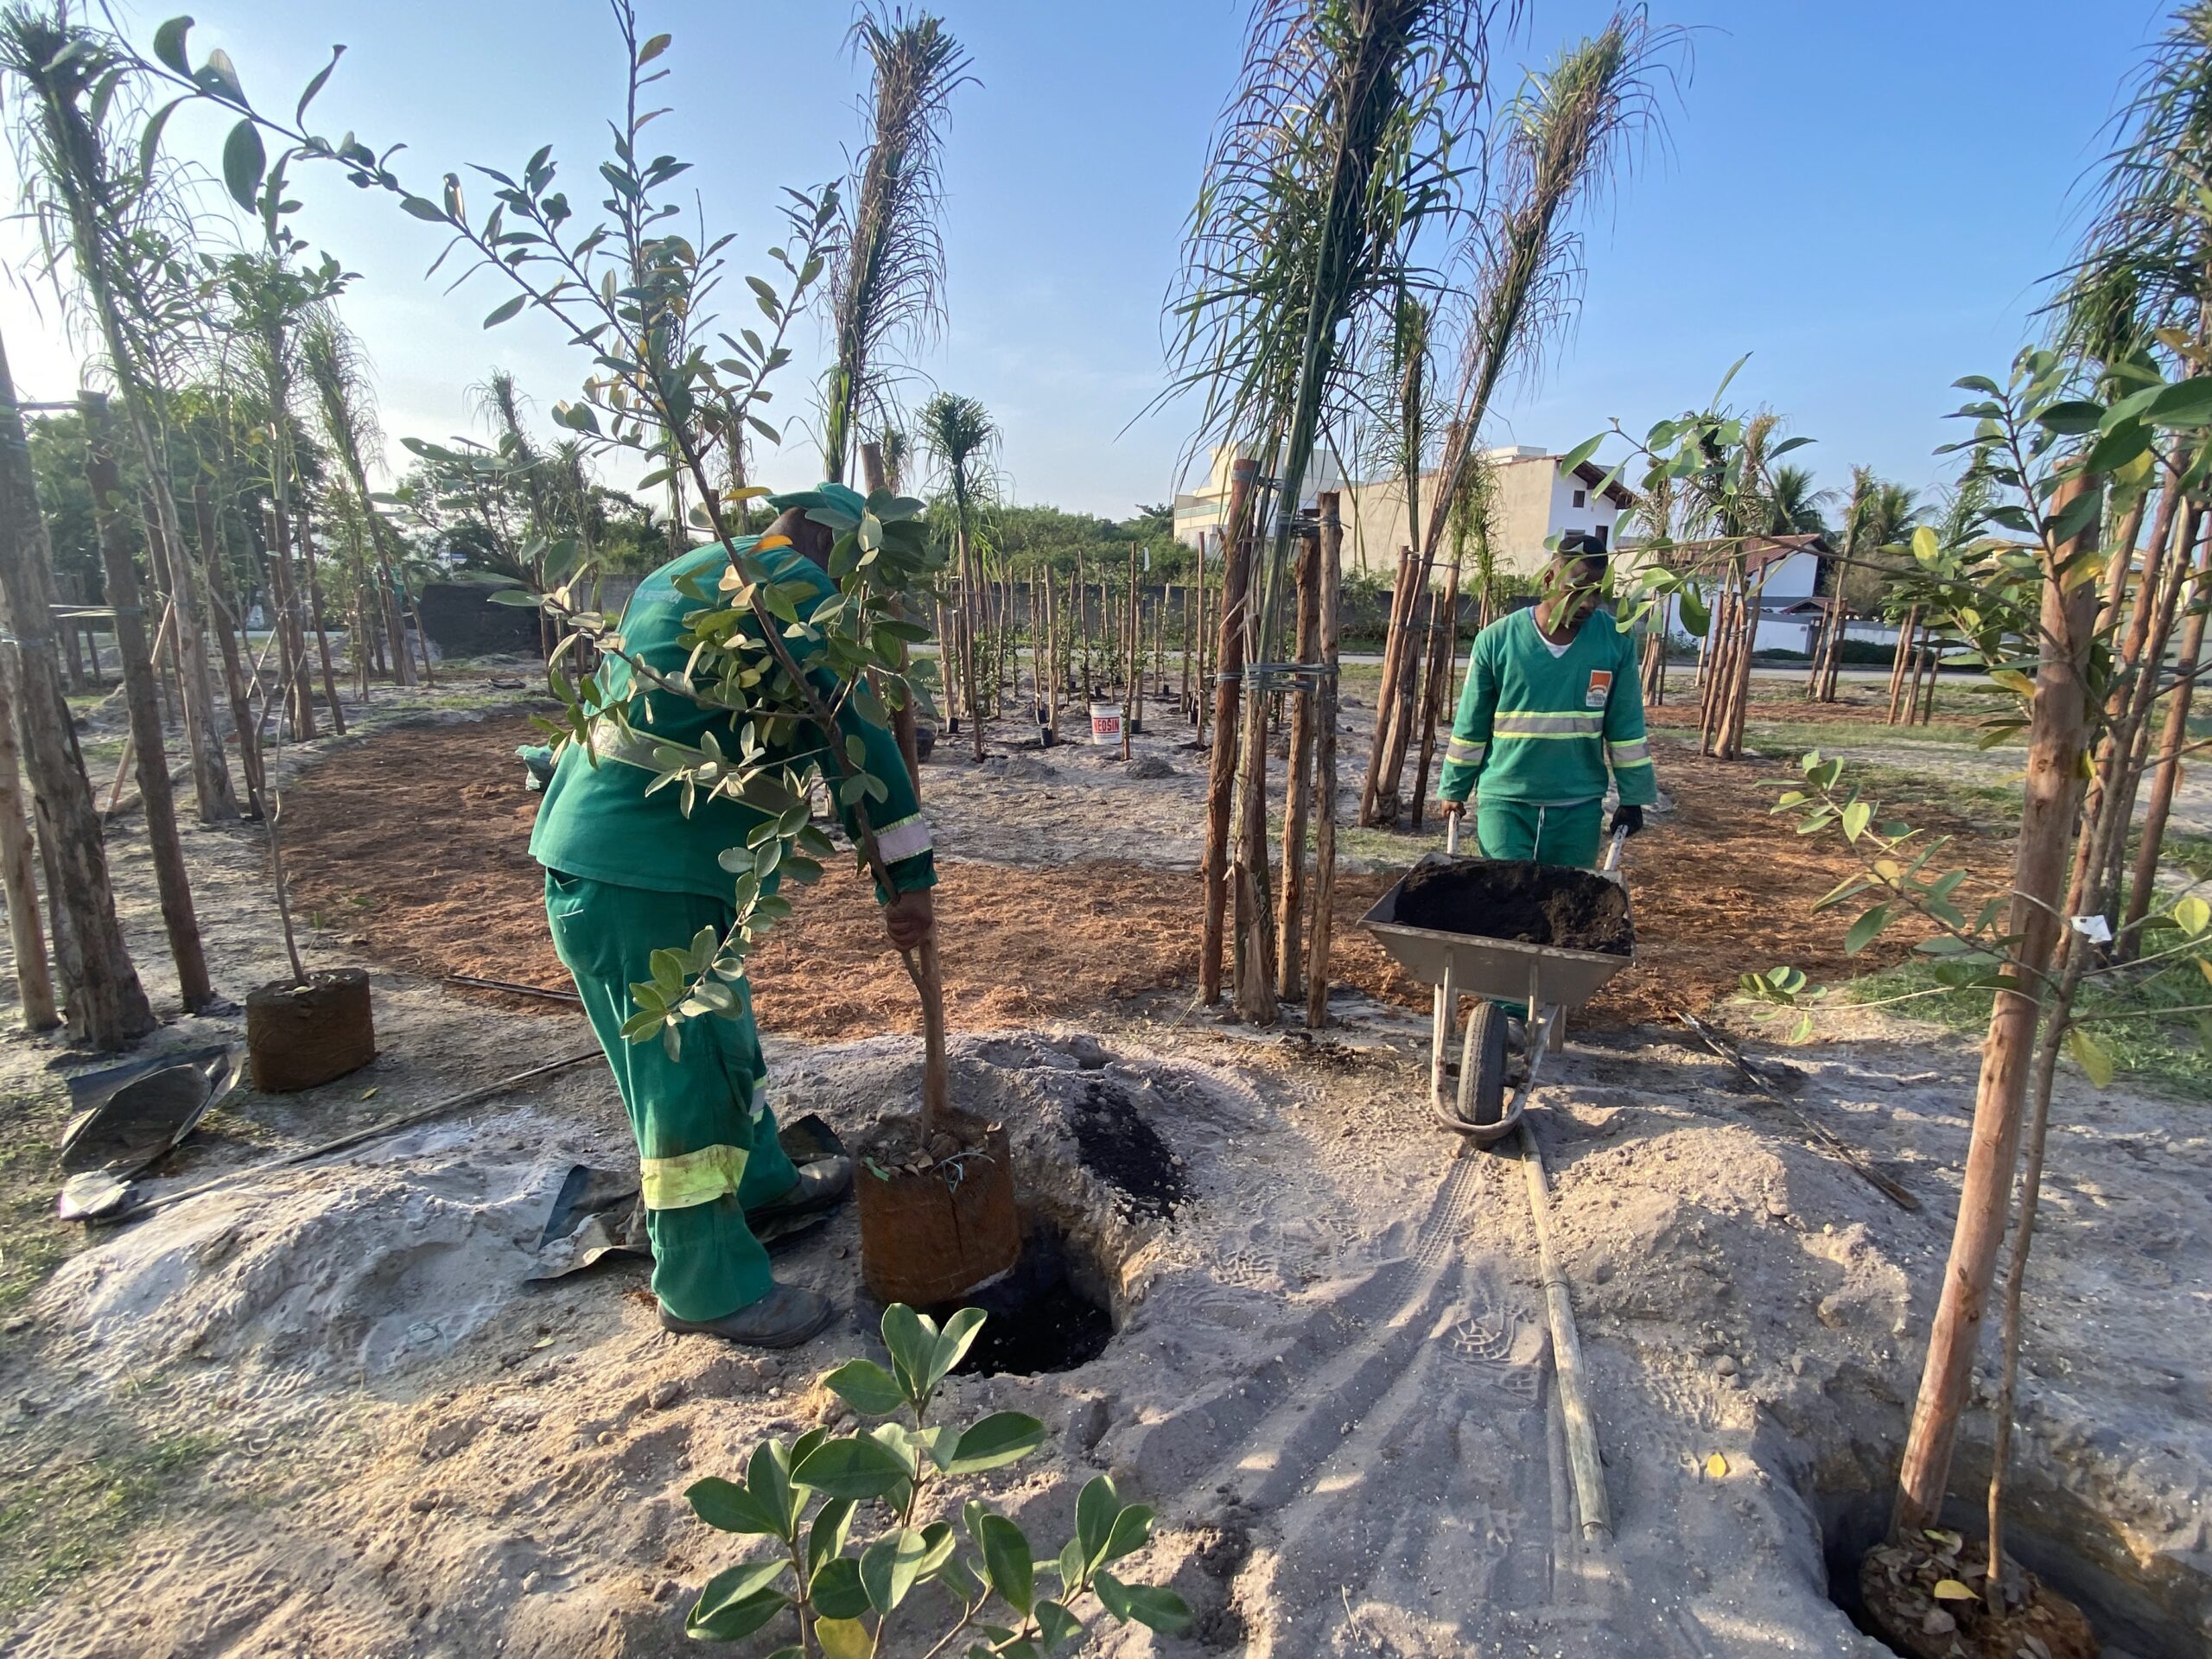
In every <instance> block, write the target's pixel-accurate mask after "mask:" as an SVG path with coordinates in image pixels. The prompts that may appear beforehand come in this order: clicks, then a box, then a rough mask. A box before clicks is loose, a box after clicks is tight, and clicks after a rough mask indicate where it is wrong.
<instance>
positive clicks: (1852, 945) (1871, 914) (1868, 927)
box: [1843, 905, 1890, 957]
mask: <svg viewBox="0 0 2212 1659" xmlns="http://www.w3.org/2000/svg"><path fill="white" fill-rule="evenodd" d="M1888 925H1890V907H1889V906H1887V905H1876V906H1874V907H1873V908H1872V909H1871V910H1866V911H1862V912H1859V919H1858V920H1857V921H1855V922H1853V923H1852V925H1851V931H1849V932H1847V933H1846V934H1845V935H1844V936H1843V954H1844V955H1846V956H1847V957H1855V956H1857V955H1858V954H1859V952H1860V951H1861V950H1865V949H1866V947H1867V946H1868V945H1870V944H1873V942H1874V940H1875V938H1877V937H1878V935H1879V934H1880V932H1881V931H1882V930H1883V929H1884V928H1885V927H1887V926H1888Z"/></svg>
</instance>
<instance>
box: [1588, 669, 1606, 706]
mask: <svg viewBox="0 0 2212 1659" xmlns="http://www.w3.org/2000/svg"><path fill="white" fill-rule="evenodd" d="M1612 694H1613V671H1612V670H1611V669H1609V668H1593V669H1592V670H1591V671H1590V689H1589V690H1588V691H1586V692H1585V693H1584V694H1583V697H1582V706H1583V707H1584V708H1585V709H1602V708H1604V707H1605V699H1606V698H1608V697H1610V696H1612Z"/></svg>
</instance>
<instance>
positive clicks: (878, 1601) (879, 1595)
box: [861, 1527, 929, 1613]
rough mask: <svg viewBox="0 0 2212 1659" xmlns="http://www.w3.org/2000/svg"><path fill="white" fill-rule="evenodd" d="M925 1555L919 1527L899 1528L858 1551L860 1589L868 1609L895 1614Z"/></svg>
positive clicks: (927, 1550)
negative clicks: (865, 1596)
mask: <svg viewBox="0 0 2212 1659" xmlns="http://www.w3.org/2000/svg"><path fill="white" fill-rule="evenodd" d="M928 1553H929V1544H928V1541H926V1540H925V1539H924V1538H923V1536H922V1534H921V1529H919V1528H918V1527H902V1528H900V1529H899V1531H897V1532H896V1533H894V1534H893V1535H890V1536H888V1537H886V1538H880V1539H878V1540H877V1541H875V1542H874V1543H873V1544H870V1545H869V1546H868V1548H866V1549H865V1550H863V1551H861V1587H862V1588H864V1589H865V1590H866V1591H867V1592H868V1604H869V1605H871V1606H873V1607H874V1609H875V1611H877V1612H879V1613H890V1612H894V1611H897V1609H898V1606H899V1603H900V1602H902V1601H904V1600H906V1593H907V1592H909V1591H910V1590H912V1588H913V1587H914V1580H916V1579H917V1578H918V1577H920V1575H921V1570H922V1558H923V1557H924V1556H925V1555H926V1554H928Z"/></svg>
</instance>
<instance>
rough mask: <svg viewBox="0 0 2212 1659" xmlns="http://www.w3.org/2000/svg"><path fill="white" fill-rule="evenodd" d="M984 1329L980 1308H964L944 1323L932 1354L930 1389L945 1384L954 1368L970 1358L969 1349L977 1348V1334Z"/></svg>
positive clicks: (928, 1384)
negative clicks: (946, 1378)
mask: <svg viewBox="0 0 2212 1659" xmlns="http://www.w3.org/2000/svg"><path fill="white" fill-rule="evenodd" d="M982 1328H983V1310H982V1308H980V1307H963V1308H962V1309H961V1310H960V1311H959V1312H958V1313H955V1314H954V1315H953V1316H952V1317H951V1318H950V1319H947V1320H946V1321H945V1322H944V1330H942V1331H940V1332H938V1337H937V1343H936V1345H935V1346H934V1347H933V1348H932V1349H931V1352H930V1361H929V1379H928V1383H927V1386H928V1387H930V1388H932V1389H933V1388H935V1387H936V1386H937V1385H938V1383H942V1382H944V1379H945V1377H946V1376H948V1375H949V1374H950V1372H951V1370H952V1368H953V1367H954V1366H956V1365H957V1364H958V1363H960V1362H961V1361H962V1360H963V1359H965V1358H966V1357H968V1351H969V1349H970V1348H971V1347H973V1346H975V1343H976V1332H978V1331H980V1330H982Z"/></svg>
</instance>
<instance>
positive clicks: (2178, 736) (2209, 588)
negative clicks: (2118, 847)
mask: <svg viewBox="0 0 2212 1659" xmlns="http://www.w3.org/2000/svg"><path fill="white" fill-rule="evenodd" d="M2195 583H2196V587H2195V591H2194V592H2193V593H2190V594H2185V595H2184V596H2183V603H2184V604H2185V605H2186V606H2187V607H2188V615H2187V620H2185V621H2184V622H2183V624H2182V634H2181V652H2180V656H2179V657H2178V658H2177V660H2176V662H2175V664H2174V686H2173V690H2172V691H2171V693H2169V700H2168V702H2167V703H2166V720H2165V724H2164V727H2163V728H2161V729H2160V731H2159V734H2158V747H2157V748H2156V749H2155V750H2153V751H2152V776H2151V800H2150V804H2149V805H2148V806H2147V807H2146V808H2145V813H2144V818H2143V838H2142V843H2141V845H2139V847H2138V848H2137V849H2136V852H2135V873H2134V876H2133V880H2132V882H2131V883H2130V886H2129V890H2128V895H2127V912H2126V915H2125V917H2123V918H2122V919H2121V923H2120V938H2119V954H2120V956H2121V957H2122V958H2123V959H2132V958H2133V957H2134V956H2135V955H2136V954H2137V953H2138V952H2139V950H2141V949H2142V939H2141V937H2140V935H2141V930H2142V926H2143V918H2144V917H2145V915H2146V914H2148V913H2149V912H2150V908H2151V895H2152V893H2153V891H2155V890H2156V888H2157V886H2158V855H2159V853H2160V851H2161V850H2162V849H2163V848H2164V844H2165V839H2166V821H2167V819H2168V818H2169V817H2171V816H2172V813H2173V805H2174V790H2175V788H2176V786H2177V785H2178V784H2179V783H2180V781H2181V754H2182V751H2183V749H2185V748H2187V747H2189V710H2190V702H2191V701H2192V699H2193V697H2194V696H2195V692H2196V675H2197V670H2198V668H2199V666H2200V665H2201V664H2202V663H2203V661H2204V617H2205V611H2206V610H2207V608H2208V607H2212V523H2208V524H2206V526H2205V535H2204V542H2203V545H2202V549H2201V550H2199V551H2198V553H2197V556H2196V577H2195Z"/></svg>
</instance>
